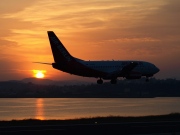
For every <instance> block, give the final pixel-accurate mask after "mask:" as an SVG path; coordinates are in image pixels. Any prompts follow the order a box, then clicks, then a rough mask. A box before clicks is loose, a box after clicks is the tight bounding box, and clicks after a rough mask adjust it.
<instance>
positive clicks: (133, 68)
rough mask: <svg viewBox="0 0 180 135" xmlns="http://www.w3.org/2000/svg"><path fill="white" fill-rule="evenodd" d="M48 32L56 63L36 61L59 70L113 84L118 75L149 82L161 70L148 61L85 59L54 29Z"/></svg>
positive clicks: (98, 82) (100, 82) (99, 82)
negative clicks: (69, 48)
mask: <svg viewBox="0 0 180 135" xmlns="http://www.w3.org/2000/svg"><path fill="white" fill-rule="evenodd" d="M47 33H48V37H49V42H50V45H51V50H52V54H53V58H54V63H43V62H36V63H41V64H50V65H52V67H53V68H55V69H57V70H61V71H63V72H66V73H69V74H73V75H78V76H83V77H94V78H98V80H97V84H102V83H103V80H110V82H111V84H116V83H117V78H118V77H123V78H126V79H140V78H141V77H143V76H145V77H146V81H147V82H148V81H149V77H152V76H153V75H154V74H156V73H158V72H159V71H160V70H159V69H158V68H157V67H156V66H155V65H154V64H152V63H149V62H146V61H134V60H128V61H120V60H119V61H115V60H112V61H90V60H89V61H85V60H82V59H78V58H76V57H74V56H72V55H71V54H70V53H69V52H68V51H67V49H66V48H65V47H64V45H63V44H62V43H61V41H60V40H59V39H58V37H57V36H56V35H55V33H54V32H53V31H47Z"/></svg>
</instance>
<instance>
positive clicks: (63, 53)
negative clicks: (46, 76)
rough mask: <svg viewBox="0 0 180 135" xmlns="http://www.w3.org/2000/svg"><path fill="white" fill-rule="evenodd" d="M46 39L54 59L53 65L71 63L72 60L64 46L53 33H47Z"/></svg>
mask: <svg viewBox="0 0 180 135" xmlns="http://www.w3.org/2000/svg"><path fill="white" fill-rule="evenodd" d="M47 33H48V37H49V41H50V45H51V49H52V53H53V57H54V61H55V63H62V62H63V63H66V62H70V61H72V60H73V59H74V58H73V57H72V56H71V55H70V53H69V52H68V51H67V50H66V48H65V47H64V45H63V44H62V43H61V41H60V40H59V39H58V37H57V36H56V35H55V33H54V32H53V31H48V32H47Z"/></svg>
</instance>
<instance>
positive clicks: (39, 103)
mask: <svg viewBox="0 0 180 135" xmlns="http://www.w3.org/2000/svg"><path fill="white" fill-rule="evenodd" d="M36 119H39V120H44V104H43V99H42V98H38V99H37V100H36Z"/></svg>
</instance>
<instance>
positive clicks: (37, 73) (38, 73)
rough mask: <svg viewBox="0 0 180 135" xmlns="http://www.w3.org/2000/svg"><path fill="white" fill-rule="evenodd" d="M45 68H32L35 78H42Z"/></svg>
mask: <svg viewBox="0 0 180 135" xmlns="http://www.w3.org/2000/svg"><path fill="white" fill-rule="evenodd" d="M45 72H46V70H33V73H34V77H35V78H44V77H45Z"/></svg>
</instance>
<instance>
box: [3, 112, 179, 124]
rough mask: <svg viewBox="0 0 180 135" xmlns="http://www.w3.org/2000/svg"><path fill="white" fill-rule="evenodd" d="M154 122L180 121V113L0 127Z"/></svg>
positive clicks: (30, 120) (81, 119)
mask: <svg viewBox="0 0 180 135" xmlns="http://www.w3.org/2000/svg"><path fill="white" fill-rule="evenodd" d="M154 121H180V113H171V114H167V115H151V116H139V117H121V116H108V117H91V118H79V119H67V120H38V119H24V120H10V121H0V126H1V127H2V126H22V125H23V126H29V125H31V126H32V125H61V124H62V125H64V124H65V125H68V124H69V125H70V124H98V123H121V122H123V123H124V122H154Z"/></svg>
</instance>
